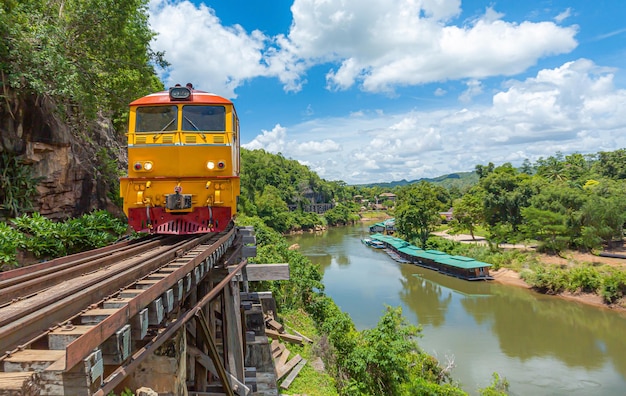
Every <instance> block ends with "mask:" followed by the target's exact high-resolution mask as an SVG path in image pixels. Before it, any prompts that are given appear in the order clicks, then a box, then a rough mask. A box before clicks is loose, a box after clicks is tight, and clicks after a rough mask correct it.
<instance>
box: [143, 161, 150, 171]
mask: <svg viewBox="0 0 626 396" xmlns="http://www.w3.org/2000/svg"><path fill="white" fill-rule="evenodd" d="M143 168H144V169H145V170H147V171H151V170H152V162H150V161H148V162H145V163H144V164H143Z"/></svg>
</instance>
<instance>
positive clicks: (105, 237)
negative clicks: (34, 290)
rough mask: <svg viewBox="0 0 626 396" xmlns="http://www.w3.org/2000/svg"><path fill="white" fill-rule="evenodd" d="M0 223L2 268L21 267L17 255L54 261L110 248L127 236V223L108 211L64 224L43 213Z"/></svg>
mask: <svg viewBox="0 0 626 396" xmlns="http://www.w3.org/2000/svg"><path fill="white" fill-rule="evenodd" d="M11 224H12V225H13V227H11V226H10V225H9V224H7V223H0V269H9V268H11V267H16V266H18V262H17V252H18V251H20V250H21V251H23V252H29V253H31V254H33V255H34V257H35V258H37V259H53V258H56V257H61V256H65V255H68V254H73V253H78V252H81V251H85V250H89V249H94V248H98V247H102V246H106V245H109V244H111V243H112V242H114V241H115V240H117V239H118V238H120V236H122V235H124V234H125V233H126V229H127V227H126V224H125V223H124V222H122V221H121V220H119V219H116V218H114V217H112V216H111V215H110V214H109V213H108V212H105V211H95V212H93V213H90V214H86V215H83V216H81V217H79V218H75V219H70V220H67V221H65V222H62V223H57V222H53V221H52V220H49V219H47V218H45V217H43V216H41V215H40V214H39V213H33V214H32V215H30V216H29V215H23V216H20V217H17V218H15V219H12V220H11Z"/></svg>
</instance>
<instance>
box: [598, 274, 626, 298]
mask: <svg viewBox="0 0 626 396" xmlns="http://www.w3.org/2000/svg"><path fill="white" fill-rule="evenodd" d="M625 291H626V274H625V273H624V272H621V271H619V270H616V269H610V270H609V271H608V273H606V274H605V275H604V277H603V279H602V286H601V289H600V295H601V296H602V298H603V299H604V301H605V302H606V303H607V304H612V303H614V302H615V301H617V300H619V299H620V298H622V297H624V292H625Z"/></svg>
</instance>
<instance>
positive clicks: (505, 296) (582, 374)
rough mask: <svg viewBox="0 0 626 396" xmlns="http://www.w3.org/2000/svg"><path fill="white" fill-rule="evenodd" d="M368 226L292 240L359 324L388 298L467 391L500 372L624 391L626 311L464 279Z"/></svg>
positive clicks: (536, 390)
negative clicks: (372, 234) (394, 249)
mask: <svg viewBox="0 0 626 396" xmlns="http://www.w3.org/2000/svg"><path fill="white" fill-rule="evenodd" d="M367 230H368V229H367V226H366V225H357V226H352V227H342V228H334V229H330V230H329V231H327V232H325V233H322V234H304V235H298V236H293V237H290V238H289V241H290V243H298V244H299V245H300V251H301V252H302V253H303V254H304V255H305V256H307V257H309V258H310V259H311V260H312V261H313V262H314V263H317V264H319V265H320V266H321V268H322V270H323V272H324V284H325V286H326V293H327V294H328V295H329V296H331V297H332V298H333V299H334V300H335V302H336V303H337V304H338V305H339V306H340V307H341V309H342V310H343V311H345V312H347V313H348V314H350V316H351V317H352V320H353V321H354V323H355V324H356V326H357V328H359V329H364V328H371V327H374V326H376V323H377V322H378V318H379V317H380V316H381V314H382V313H383V310H384V309H385V305H390V306H394V307H395V306H401V307H402V312H403V314H404V316H405V317H406V318H407V320H408V321H409V322H411V323H413V324H419V325H421V326H422V328H423V337H422V338H421V339H420V340H419V341H418V342H419V344H420V346H421V347H422V348H423V349H424V350H425V351H427V352H428V353H430V354H433V355H435V356H437V358H438V359H439V360H440V361H442V362H445V361H446V360H447V358H448V357H450V358H453V359H454V362H455V368H454V370H453V371H452V375H453V377H454V378H455V379H456V380H457V381H459V382H460V383H461V386H462V387H463V389H464V390H465V391H467V392H469V393H471V394H476V393H477V392H476V390H477V389H478V388H481V387H485V386H487V385H488V384H489V383H490V381H491V374H492V373H493V372H494V371H497V372H498V373H499V374H500V375H502V376H504V377H506V378H507V380H508V381H509V382H510V384H511V389H510V391H511V392H510V394H511V395H566V394H568V395H569V394H574V395H596V396H599V395H626V315H623V314H619V313H616V312H612V311H609V310H605V309H599V308H594V307H589V306H585V305H582V304H579V303H576V302H570V301H565V300H562V299H559V298H555V297H550V296H544V295H541V294H537V293H534V292H532V291H529V290H525V289H521V288H517V287H513V286H504V285H499V284H496V283H493V282H468V281H463V280H460V279H456V278H452V277H449V276H445V275H440V274H438V273H435V272H433V271H430V270H426V269H423V268H420V267H417V266H414V265H411V264H399V263H396V262H395V261H393V260H392V259H391V258H390V257H389V256H387V254H386V253H384V252H383V251H381V250H375V249H372V248H369V247H366V246H365V245H363V244H362V243H361V238H363V237H365V236H367V235H368V231H367Z"/></svg>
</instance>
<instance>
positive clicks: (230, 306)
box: [224, 278, 245, 382]
mask: <svg viewBox="0 0 626 396" xmlns="http://www.w3.org/2000/svg"><path fill="white" fill-rule="evenodd" d="M234 279H235V278H233V280H231V281H230V284H229V286H227V287H225V288H224V305H225V308H226V311H225V316H226V317H225V320H226V323H227V326H226V332H227V334H224V342H225V343H227V344H228V347H227V348H226V349H227V351H228V367H229V369H230V373H231V374H232V375H234V376H235V377H237V379H238V380H239V381H241V382H244V379H245V378H244V365H243V343H244V340H243V337H242V330H241V314H240V312H241V311H240V306H241V303H240V298H239V282H238V281H236V280H234Z"/></svg>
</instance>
